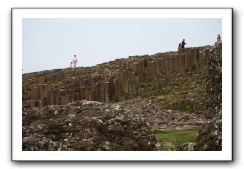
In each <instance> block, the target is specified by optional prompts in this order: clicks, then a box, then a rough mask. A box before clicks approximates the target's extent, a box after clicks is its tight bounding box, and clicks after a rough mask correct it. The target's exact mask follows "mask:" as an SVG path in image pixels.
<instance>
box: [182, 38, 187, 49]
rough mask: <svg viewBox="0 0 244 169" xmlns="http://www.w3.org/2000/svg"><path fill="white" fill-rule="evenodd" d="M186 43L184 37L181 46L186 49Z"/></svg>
mask: <svg viewBox="0 0 244 169" xmlns="http://www.w3.org/2000/svg"><path fill="white" fill-rule="evenodd" d="M185 45H186V42H185V39H183V40H182V42H181V48H182V49H184V48H185Z"/></svg>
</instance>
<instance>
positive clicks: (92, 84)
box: [23, 47, 206, 107]
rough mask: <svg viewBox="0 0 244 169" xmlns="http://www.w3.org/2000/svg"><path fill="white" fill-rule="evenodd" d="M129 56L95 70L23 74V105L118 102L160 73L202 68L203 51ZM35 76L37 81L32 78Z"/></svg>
mask: <svg viewBox="0 0 244 169" xmlns="http://www.w3.org/2000/svg"><path fill="white" fill-rule="evenodd" d="M205 48H206V47H196V48H186V49H184V52H182V51H176V52H165V53H157V54H155V55H150V56H149V55H143V56H130V57H129V58H127V59H116V60H115V61H110V62H108V63H103V64H99V65H97V66H94V67H80V68H76V69H70V68H67V69H58V70H51V71H43V72H38V73H29V74H24V75H23V103H24V105H26V106H27V105H28V106H29V107H39V106H43V105H44V106H45V105H60V104H61V105H63V104H67V103H70V102H73V101H78V100H83V99H86V100H93V101H101V102H115V101H121V100H124V99H125V95H126V94H130V93H135V92H137V91H140V89H141V85H142V84H143V83H145V82H147V81H150V80H152V79H154V77H155V76H156V75H157V74H159V73H165V74H174V73H184V72H186V71H191V70H192V69H193V68H194V69H201V68H203V67H204V65H205V63H204V61H203V59H202V57H203V56H202V54H201V53H200V51H201V50H203V49H205ZM33 77H35V78H33Z"/></svg>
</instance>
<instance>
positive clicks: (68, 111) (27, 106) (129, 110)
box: [22, 44, 222, 151]
mask: <svg viewBox="0 0 244 169" xmlns="http://www.w3.org/2000/svg"><path fill="white" fill-rule="evenodd" d="M221 57H222V53H221V44H218V45H216V46H214V47H211V46H205V47H197V48H187V49H185V50H184V53H183V52H182V51H177V52H166V53H158V54H155V55H151V56H149V55H145V56H133V57H129V58H128V59H117V60H115V61H111V62H108V63H103V64H99V65H97V66H94V67H85V68H84V67H81V68H76V69H69V68H68V69H60V70H52V71H43V72H36V73H30V74H24V75H23V107H22V109H23V113H22V117H23V118H22V124H23V126H22V136H23V137H22V138H23V140H22V141H23V144H22V149H23V150H24V151H56V150H60V151H100V150H101V151H107V150H108V151H117V150H124V151H125V150H127V151H132V150H138V151H144V150H148V151H151V150H152V151H155V150H167V149H168V148H167V147H170V146H171V145H170V144H168V145H160V144H159V143H157V141H156V138H155V136H154V134H153V130H154V129H156V130H157V129H165V130H167V129H176V130H177V129H189V128H197V129H199V128H200V127H201V126H202V125H203V124H204V125H203V127H202V129H201V130H200V132H199V137H198V139H197V143H196V144H195V143H184V144H181V145H179V146H178V147H177V150H180V151H189V150H190V151H192V150H221V149H222V120H221V119H222V109H221V107H222V100H221V98H222V84H221V80H222V79H221V78H222V65H221V60H222V58H221ZM206 72H207V74H206ZM205 76H206V78H207V81H206V86H205V82H204V79H205ZM203 86H204V87H203ZM205 87H206V89H205ZM206 90H207V95H206ZM205 96H206V108H207V112H206V117H205V115H204V114H203V112H205V106H204V105H205V99H204V98H205ZM206 119H207V120H206ZM205 121H206V123H204V122H205Z"/></svg>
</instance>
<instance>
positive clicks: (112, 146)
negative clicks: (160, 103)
mask: <svg viewBox="0 0 244 169" xmlns="http://www.w3.org/2000/svg"><path fill="white" fill-rule="evenodd" d="M133 111H134V110H129V109H126V108H124V107H123V106H120V105H118V104H106V103H101V102H95V101H86V100H82V101H78V102H74V103H71V104H67V105H61V106H46V107H42V108H33V109H29V110H28V111H24V112H23V150H34V151H35V150H36V151H37V150H45V151H46V150H74V151H75V150H80V151H86V150H91V151H92V150H94V151H95V150H104V151H105V150H111V151H114V150H142V151H143V150H158V148H157V146H156V139H155V137H154V135H153V134H152V132H151V130H150V129H149V126H148V124H147V123H146V122H145V120H144V118H143V117H142V116H140V114H139V113H138V112H133Z"/></svg>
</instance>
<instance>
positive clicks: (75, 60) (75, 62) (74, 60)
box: [72, 55, 78, 68]
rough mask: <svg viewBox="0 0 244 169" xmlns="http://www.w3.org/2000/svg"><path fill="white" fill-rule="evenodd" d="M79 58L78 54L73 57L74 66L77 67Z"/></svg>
mask: <svg viewBox="0 0 244 169" xmlns="http://www.w3.org/2000/svg"><path fill="white" fill-rule="evenodd" d="M77 62H78V60H77V58H76V55H74V57H73V59H72V63H73V68H76V64H77Z"/></svg>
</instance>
